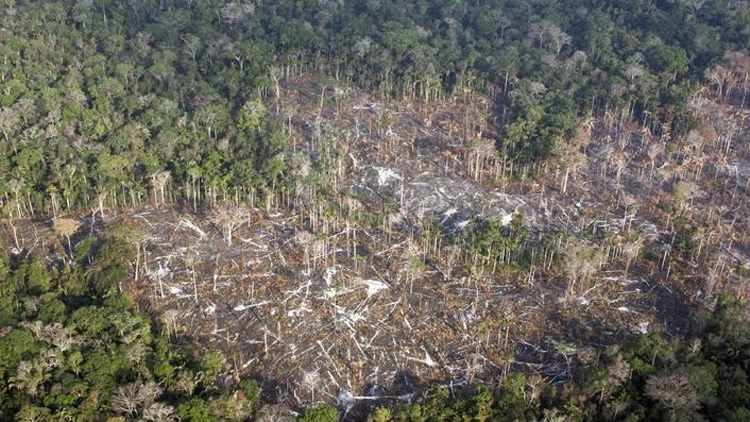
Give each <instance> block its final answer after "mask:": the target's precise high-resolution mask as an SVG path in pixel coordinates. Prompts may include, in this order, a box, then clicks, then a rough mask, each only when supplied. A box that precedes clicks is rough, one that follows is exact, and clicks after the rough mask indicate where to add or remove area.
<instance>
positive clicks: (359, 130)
mask: <svg viewBox="0 0 750 422" xmlns="http://www.w3.org/2000/svg"><path fill="white" fill-rule="evenodd" d="M281 88H282V89H281V95H280V97H279V100H273V99H272V100H270V104H269V110H272V112H274V113H275V114H276V115H277V116H278V117H279V119H280V120H282V121H283V122H284V125H285V127H286V129H287V131H288V132H289V133H290V134H291V136H290V141H289V142H290V145H289V149H290V150H291V151H292V152H291V153H290V160H296V161H297V162H299V163H302V164H300V165H299V166H298V171H300V172H303V173H306V172H308V171H309V168H310V167H315V165H316V162H322V160H323V158H322V157H328V158H330V159H331V160H332V161H326V162H325V163H324V164H325V165H333V166H334V167H335V172H336V173H337V177H336V178H335V179H336V180H335V181H334V182H333V183H332V186H330V192H329V193H320V192H318V193H315V192H311V190H310V189H306V188H305V187H302V188H300V189H299V190H298V192H297V195H296V199H295V207H290V208H286V207H285V208H279V209H263V210H260V209H258V210H255V211H254V213H253V218H252V219H251V221H250V222H249V223H248V224H245V225H243V226H242V227H241V228H239V229H238V230H236V231H235V233H234V235H233V239H232V240H233V243H232V245H231V246H230V245H229V244H228V242H227V241H226V239H225V238H224V237H223V235H222V230H221V228H220V227H218V226H217V225H216V224H214V223H213V222H212V221H211V220H210V219H209V218H207V217H206V216H204V215H201V214H199V213H198V214H196V213H192V212H189V211H186V210H184V209H177V208H159V209H156V208H155V209H143V210H131V211H126V210H119V211H115V210H108V211H107V212H106V213H105V216H106V218H105V220H104V223H105V224H104V225H102V224H101V220H100V219H99V214H96V217H94V218H92V217H91V216H88V217H86V220H85V224H84V225H83V226H82V229H81V231H80V233H79V236H78V237H81V236H84V235H86V234H88V233H90V232H94V231H100V230H101V229H102V227H103V226H107V225H111V224H113V223H114V222H116V221H128V222H130V223H132V224H133V225H136V226H138V227H139V228H140V229H141V230H143V231H144V232H146V233H148V238H147V240H146V241H145V242H144V244H143V245H142V248H143V250H144V251H145V259H143V258H141V262H140V264H139V265H138V266H137V267H134V269H133V277H132V280H131V281H130V282H128V283H127V284H124V285H123V286H122V288H123V289H124V290H126V291H128V292H129V293H131V294H132V295H133V296H134V297H135V298H136V300H137V302H138V304H139V306H140V307H141V308H142V309H144V310H148V311H149V312H153V313H154V314H156V315H158V317H159V318H160V319H161V320H162V321H164V322H165V323H166V324H167V326H171V327H173V329H174V332H175V334H174V335H175V338H176V340H177V341H180V339H184V340H187V339H190V340H191V341H194V340H196V339H197V340H199V341H201V342H203V343H204V344H206V345H215V346H217V347H219V348H221V349H223V350H224V351H226V352H227V353H226V354H227V356H228V357H229V358H230V362H231V363H232V365H233V366H234V367H235V369H236V370H237V372H239V373H244V374H250V375H253V376H256V377H258V378H260V379H262V380H266V381H267V389H268V386H269V385H270V386H274V387H275V391H272V393H273V394H277V395H278V399H280V400H284V401H287V402H291V403H294V404H297V405H300V404H310V403H314V402H316V401H320V400H324V401H328V402H334V403H335V402H338V403H339V404H340V405H341V406H342V407H349V406H352V405H355V404H360V403H363V404H366V403H370V400H373V399H377V398H380V399H384V398H392V399H397V400H398V399H403V400H408V399H410V398H411V397H413V396H414V395H416V394H419V393H421V391H422V387H423V386H426V385H433V384H434V383H436V382H437V383H445V384H449V385H451V386H454V385H461V384H464V383H469V382H472V381H479V380H483V381H486V382H490V383H492V382H493V379H496V376H497V375H499V374H502V373H503V372H504V371H506V370H508V369H509V368H513V369H516V370H523V371H526V372H529V373H535V374H539V375H540V376H541V377H542V378H543V379H545V380H546V381H547V382H549V383H552V384H559V383H562V382H564V381H566V380H568V379H569V378H570V377H571V374H572V371H573V369H572V368H571V361H572V360H571V357H572V355H575V354H583V353H590V352H592V351H594V350H596V349H597V348H599V347H601V346H606V345H608V344H613V343H616V342H617V341H619V340H621V339H622V338H624V337H627V336H628V335H630V334H633V333H636V334H637V333H646V332H648V331H650V330H660V331H664V332H666V333H668V334H672V335H679V334H683V333H685V332H687V331H689V330H690V329H691V326H692V323H691V317H690V315H691V313H692V312H693V311H695V309H697V308H701V307H704V308H705V307H710V306H711V297H712V294H713V293H714V292H715V291H717V290H718V289H719V288H723V287H729V288H733V289H735V290H737V291H740V292H741V293H742V292H744V291H745V289H746V288H747V286H746V284H747V278H743V277H741V276H740V275H738V274H737V271H736V269H737V268H738V267H740V266H750V243H749V242H750V236H747V233H748V230H749V228H748V222H749V221H750V218H749V217H750V208H749V207H748V183H749V181H750V137H749V136H748V129H749V128H748V124H747V122H746V121H745V118H746V117H747V116H748V115H749V114H750V111H749V110H747V109H740V108H739V107H737V106H731V105H726V104H718V103H717V102H715V101H713V100H710V99H708V96H706V97H704V98H702V99H699V100H696V104H695V112H696V115H698V116H699V117H700V118H701V119H703V122H704V125H703V126H702V127H703V132H706V133H703V132H701V137H700V139H699V140H696V139H693V140H692V141H690V142H693V143H694V144H695V145H693V144H688V143H687V141H686V143H685V144H669V143H666V142H663V141H662V140H660V139H652V137H651V136H650V134H649V133H648V131H646V130H644V129H643V128H642V127H641V126H639V125H632V124H626V123H621V122H618V119H616V118H615V117H612V116H610V117H607V118H602V119H600V120H599V121H596V122H592V123H591V124H590V125H589V128H588V131H586V130H585V129H584V130H582V131H583V132H584V133H583V135H585V136H584V137H585V139H584V140H583V141H582V144H581V147H580V150H581V151H583V154H582V155H581V156H576V157H573V158H574V159H571V160H569V161H568V163H570V162H575V163H577V166H575V167H573V166H568V167H564V166H563V165H562V164H553V163H548V164H547V165H545V166H544V167H539V168H535V169H525V170H524V169H517V170H516V172H523V171H532V170H533V171H536V172H537V173H538V174H539V176H538V177H536V178H534V179H531V178H529V179H524V178H523V177H516V178H515V179H514V180H515V181H513V182H509V181H508V180H509V179H508V178H503V177H501V176H502V171H501V170H499V169H500V166H501V163H498V162H496V160H495V159H494V158H492V157H491V154H490V153H489V151H491V147H494V145H493V144H492V141H491V140H490V139H491V138H493V137H495V136H496V134H495V133H493V132H494V131H493V129H492V126H493V125H492V124H491V122H489V121H488V117H487V116H488V115H489V110H490V109H491V108H492V100H491V99H490V98H486V97H473V98H465V99H455V100H451V101H435V102H431V103H428V104H425V103H419V102H410V101H403V102H398V103H389V104H386V103H382V102H379V101H377V100H376V99H374V98H373V97H371V96H369V95H368V94H366V93H364V92H361V91H359V90H357V89H355V88H351V87H341V86H337V85H336V84H335V82H334V81H331V80H327V79H326V80H321V79H316V78H313V77H310V76H307V77H303V78H299V79H296V80H293V81H289V82H287V83H285V84H284V85H283V86H282V87H281ZM717 116H721V118H722V119H724V120H726V122H727V124H728V125H729V127H730V129H727V132H726V133H722V132H721V130H722V129H721V128H719V129H718V130H716V129H712V130H714V131H715V132H716V133H713V134H712V133H708V132H710V130H709V129H708V127H709V126H711V124H710V123H711V122H713V121H716V119H717V118H718V117H717ZM706 122H708V123H706ZM732 125H733V126H732ZM722 127H723V126H722ZM583 135H582V136H583ZM722 137H723V138H722ZM727 137H729V138H731V139H732V141H731V143H729V144H728V139H727ZM722 139H723V140H722ZM331 157H332V158H331ZM328 158H326V159H328ZM331 163H334V164H331ZM504 168H505V169H507V165H506V167H504ZM677 180H683V181H685V180H687V181H689V183H688V185H689V186H688V188H689V189H688V190H689V192H688V193H687V194H686V196H685V197H684V199H683V200H682V201H680V202H679V203H676V202H675V199H674V197H675V186H676V185H677ZM316 195H330V198H331V199H330V202H331V203H337V204H344V205H345V206H342V207H341V208H339V210H343V211H339V212H338V213H336V212H333V213H332V215H323V214H325V213H323V212H316V211H315V210H316V207H315V205H314V204H315V198H316ZM675 208H676V209H679V210H682V211H683V213H684V214H685V215H687V216H688V219H689V220H690V221H692V222H693V226H695V228H697V229H696V230H693V231H690V236H689V237H690V239H689V241H690V242H692V244H693V250H695V249H698V251H697V252H694V253H693V254H692V255H690V256H689V257H688V256H686V255H684V254H682V255H680V254H679V253H678V252H677V249H679V248H678V247H677V246H676V244H677V242H676V238H677V240H679V237H680V236H681V235H680V234H679V231H678V230H676V229H675V228H674V226H675V223H674V217H673V215H674V212H673V211H672V210H673V209H675ZM357 210H361V211H362V212H361V213H360V214H367V215H369V214H375V215H381V216H383V215H387V218H384V219H383V221H384V223H382V224H381V223H379V224H375V225H366V224H363V223H362V222H361V220H356V219H355V218H350V216H351V215H350V214H349V213H351V212H355V211H357ZM313 214H315V215H313ZM329 214H330V212H329ZM360 214H358V215H360ZM517 214H520V215H522V216H523V217H524V224H525V226H526V227H527V228H528V229H529V230H530V231H531V232H532V233H533V235H534V236H535V237H534V238H536V239H541V238H542V237H543V236H544V235H545V234H553V233H556V232H564V233H572V234H573V237H574V238H577V239H580V240H579V242H582V243H585V244H586V245H589V246H590V247H591V248H592V249H593V250H596V251H599V252H600V254H601V256H602V260H603V261H602V263H601V264H602V265H601V268H598V267H597V268H596V270H597V271H595V272H594V273H593V274H592V276H591V277H590V279H588V280H586V284H585V286H583V287H582V288H581V287H579V288H578V289H577V290H576V291H575V294H574V295H570V294H566V290H568V289H567V287H568V281H569V277H568V275H566V274H564V273H561V272H559V271H555V270H549V271H547V270H544V269H542V268H534V267H533V266H532V268H531V269H530V270H528V271H527V272H525V273H523V274H519V273H518V272H511V271H507V272H503V271H500V272H497V273H494V274H492V273H489V272H483V271H469V270H468V269H467V268H466V266H465V265H464V263H463V262H459V260H458V259H457V256H458V255H460V253H461V251H456V250H455V249H456V248H455V247H451V246H450V245H442V244H441V245H425V244H424V242H423V241H420V240H418V239H417V238H416V237H415V236H414V234H415V232H418V231H420V230H422V229H415V228H423V227H426V226H425V222H430V223H431V224H433V225H437V226H438V227H439V229H440V230H441V231H443V232H444V233H446V234H455V233H459V232H460V231H461V229H462V228H464V227H466V226H467V225H469V224H471V221H472V219H473V218H474V217H476V216H483V217H491V218H497V219H501V220H502V221H504V222H510V220H511V219H512V217H513V216H514V215H517ZM49 226H50V222H49V221H48V220H47V221H26V222H16V227H17V229H18V233H19V243H20V246H21V249H22V250H24V251H28V252H29V253H37V254H40V255H43V256H49V257H50V258H49V259H59V251H60V250H62V249H64V246H61V245H63V242H62V241H61V240H60V239H56V238H55V236H54V234H53V233H52V232H51V230H50V229H49ZM24 253H26V252H24ZM55 253H57V254H58V255H55ZM629 257H630V258H629ZM634 257H638V259H634ZM631 258H632V259H631ZM631 261H632V264H631ZM676 274H677V275H676ZM719 280H723V281H726V285H718V284H717V283H719Z"/></svg>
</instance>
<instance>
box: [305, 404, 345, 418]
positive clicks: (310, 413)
mask: <svg viewBox="0 0 750 422" xmlns="http://www.w3.org/2000/svg"><path fill="white" fill-rule="evenodd" d="M296 421H297V422H338V421H339V412H338V411H337V410H336V409H334V408H332V407H330V406H327V405H324V404H322V405H320V406H317V407H313V408H310V409H305V411H304V412H302V415H301V416H299V417H298V418H297V419H296Z"/></svg>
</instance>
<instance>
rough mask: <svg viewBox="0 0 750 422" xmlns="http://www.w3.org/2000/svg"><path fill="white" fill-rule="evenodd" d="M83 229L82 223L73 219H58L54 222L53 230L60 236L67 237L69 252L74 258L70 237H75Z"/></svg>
mask: <svg viewBox="0 0 750 422" xmlns="http://www.w3.org/2000/svg"><path fill="white" fill-rule="evenodd" d="M80 227H81V223H80V222H79V221H77V220H73V219H72V218H56V219H54V220H52V230H54V232H55V233H56V234H57V235H58V236H62V237H65V238H66V239H67V241H68V251H69V253H70V256H71V257H72V256H73V246H72V244H71V243H70V236H73V235H74V234H75V233H76V232H77V231H78V229H79V228H80Z"/></svg>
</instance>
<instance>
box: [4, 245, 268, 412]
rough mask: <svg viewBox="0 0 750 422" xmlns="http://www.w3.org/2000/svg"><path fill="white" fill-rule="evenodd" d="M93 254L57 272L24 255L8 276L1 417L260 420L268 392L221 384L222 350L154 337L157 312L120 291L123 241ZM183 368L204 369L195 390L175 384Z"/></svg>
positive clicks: (92, 249) (243, 384)
mask: <svg viewBox="0 0 750 422" xmlns="http://www.w3.org/2000/svg"><path fill="white" fill-rule="evenodd" d="M85 255H86V256H87V258H86V259H82V262H83V263H82V264H81V265H82V267H69V268H64V269H59V270H52V271H48V270H47V269H46V268H45V267H44V266H43V265H42V264H41V262H40V261H38V260H33V259H32V260H20V261H19V262H18V263H17V264H16V265H14V266H13V267H11V268H10V269H9V270H8V273H7V274H5V275H4V276H3V277H2V278H0V288H1V289H2V292H3V293H5V295H4V296H3V300H4V301H6V302H5V303H4V304H7V305H9V306H8V309H5V308H4V309H3V312H2V313H0V316H1V317H2V318H3V321H2V327H0V420H19V421H27V420H45V421H46V420H53V419H51V418H52V416H51V415H60V414H65V415H67V417H68V418H70V419H71V420H80V421H103V420H109V421H114V420H121V421H126V422H127V421H130V420H135V419H134V418H133V415H134V412H136V411H137V412H139V413H141V414H143V415H144V416H145V415H146V414H150V415H156V414H163V415H169V414H174V415H176V416H179V417H180V418H181V419H182V420H184V421H220V420H226V421H238V422H239V421H246V420H249V419H250V418H252V417H253V415H254V412H255V410H256V408H257V407H258V406H257V405H258V401H259V398H260V390H259V388H258V386H257V384H256V383H255V382H254V381H250V380H243V381H241V382H240V383H238V384H237V385H236V386H234V388H231V389H223V388H219V386H218V385H217V384H216V380H217V379H218V377H219V376H220V375H221V374H222V373H223V372H224V371H225V370H226V367H225V365H226V362H225V359H224V357H223V355H222V354H221V352H219V351H218V350H215V349H208V350H202V351H200V353H196V354H195V357H194V358H191V357H189V356H185V355H184V354H181V353H174V352H173V351H172V348H173V347H174V346H173V345H170V344H169V343H168V341H169V339H168V338H164V337H160V336H157V337H154V335H153V334H152V332H154V331H155V324H154V323H153V322H152V321H151V319H150V318H149V316H148V315H146V314H141V313H139V312H138V311H137V310H136V308H135V305H134V303H133V301H132V300H130V299H129V298H127V297H126V296H124V295H122V294H121V293H120V291H119V288H117V282H118V280H121V279H123V277H126V276H127V273H125V274H123V269H124V268H125V266H126V265H127V262H126V260H127V257H128V245H127V244H126V243H124V241H123V240H122V239H121V238H118V237H117V236H113V235H112V234H110V235H108V236H105V238H104V239H96V240H95V241H92V242H91V246H90V247H88V251H86V252H85ZM76 265H77V264H76ZM178 371H179V372H180V374H185V375H181V376H183V377H185V376H187V377H190V375H189V374H198V375H197V377H195V379H197V381H198V385H196V386H195V387H194V388H193V389H192V391H190V392H188V393H187V394H186V393H185V391H184V390H182V389H174V388H173V387H174V386H175V379H176V378H177V377H178V375H176V372H178ZM152 380H154V381H152ZM165 387H166V389H165ZM167 391H168V393H166V392H167ZM178 391H179V392H178ZM147 408H148V409H147ZM170 420H171V419H170Z"/></svg>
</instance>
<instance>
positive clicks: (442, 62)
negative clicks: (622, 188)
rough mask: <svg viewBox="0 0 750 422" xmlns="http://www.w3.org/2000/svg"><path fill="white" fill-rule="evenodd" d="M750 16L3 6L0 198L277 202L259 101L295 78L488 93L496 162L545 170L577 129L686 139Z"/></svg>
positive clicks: (538, 8) (418, 8) (608, 4)
mask: <svg viewBox="0 0 750 422" xmlns="http://www.w3.org/2000/svg"><path fill="white" fill-rule="evenodd" d="M749 9H750V8H748V7H747V5H746V4H745V3H744V2H742V1H730V0H717V1H711V2H703V1H651V0H644V1H629V2H620V1H594V0H571V1H565V2H560V1H552V0H541V1H535V2H526V1H515V0H508V1H501V0H480V1H452V0H451V1H415V2H411V1H409V2H407V1H388V0H384V1H345V2H344V1H341V2H339V1H296V2H292V1H259V2H241V1H237V2H228V3H225V2H217V1H194V2H193V1H184V2H183V1H168V0H167V1H158V2H155V1H154V2H152V1H130V2H112V1H105V0H103V1H99V0H96V1H94V0H92V1H79V2H64V1H49V2H35V1H13V0H8V1H4V2H3V4H2V16H1V17H0V40H1V41H2V42H1V43H0V57H1V58H2V60H0V87H1V88H2V89H0V133H1V134H2V137H3V139H4V141H5V142H4V143H3V146H2V150H0V172H1V173H2V174H3V176H4V177H3V178H2V179H0V198H2V200H3V203H4V205H6V207H5V208H6V210H5V212H6V214H8V213H11V212H13V213H14V214H15V215H18V216H20V215H32V214H34V213H36V212H40V211H41V212H46V213H52V212H54V211H57V210H61V209H70V208H75V207H81V206H88V205H90V204H92V203H93V202H94V200H95V198H99V199H102V197H103V196H104V195H107V196H106V201H107V202H108V203H111V204H120V205H123V204H130V205H137V204H140V203H142V202H144V201H149V198H150V200H151V201H152V202H153V201H156V202H157V203H158V202H160V201H161V202H163V201H164V200H170V199H172V200H175V199H181V198H182V199H187V198H192V199H193V200H194V201H195V200H196V197H199V198H200V200H201V201H207V202H214V201H216V198H219V197H223V198H226V197H227V196H229V197H234V198H235V199H236V198H238V197H240V196H241V197H242V198H243V199H244V200H247V201H251V202H252V201H254V199H255V197H256V195H261V196H265V195H268V194H269V193H271V192H274V193H276V192H283V190H284V189H285V187H288V185H289V184H290V183H293V181H292V180H291V179H292V177H290V176H291V175H290V173H291V172H285V171H284V168H285V163H287V164H288V160H287V159H285V157H284V155H283V154H282V152H283V145H284V133H283V131H282V130H281V128H280V126H279V125H278V122H276V123H274V122H275V121H274V120H273V119H269V118H267V115H268V111H267V110H266V108H265V107H263V106H262V105H261V102H262V101H264V100H265V99H267V98H269V97H271V98H272V97H273V95H274V92H276V94H278V91H277V88H276V89H274V88H275V87H277V84H278V82H279V80H280V79H281V78H285V77H288V76H290V75H293V74H299V73H301V72H307V71H312V72H316V73H322V74H327V75H331V76H334V77H336V78H339V79H341V80H344V81H349V82H351V83H355V84H357V85H359V86H361V87H364V88H367V89H370V90H372V91H374V92H377V93H379V95H380V96H381V97H382V98H384V99H388V98H402V97H411V98H414V99H423V100H428V99H434V98H444V97H446V96H450V95H456V94H460V93H462V92H466V91H467V90H468V92H471V91H472V90H479V91H483V92H491V93H493V95H494V97H495V98H496V99H497V103H498V105H497V107H495V109H494V110H493V116H491V120H492V121H494V122H495V124H496V125H497V126H498V127H499V129H500V133H501V134H502V136H500V138H499V139H497V140H496V144H497V145H496V146H497V149H498V154H500V155H503V156H506V157H508V158H509V159H513V160H518V161H525V162H528V161H533V160H539V159H543V158H545V157H550V156H553V155H554V154H555V153H556V151H557V150H558V149H559V146H560V144H561V143H562V142H563V140H564V139H565V138H566V137H567V136H569V135H570V134H571V133H572V131H573V130H574V128H575V122H576V119H577V118H579V117H582V116H586V115H602V114H604V113H607V112H613V113H620V114H623V115H624V116H635V117H638V118H640V119H642V120H644V121H645V122H646V123H648V124H649V125H650V126H651V127H652V128H653V130H654V131H656V132H660V133H661V132H664V131H666V132H667V133H668V134H669V133H684V132H686V131H687V130H688V129H690V128H691V125H692V122H691V117H690V115H689V114H688V113H686V111H685V104H686V101H687V99H688V98H689V97H690V96H691V95H692V94H693V93H694V92H695V91H696V89H697V82H698V81H699V80H700V79H701V77H702V76H703V73H704V71H705V70H706V69H707V67H708V66H709V65H711V64H712V63H714V62H716V61H717V60H719V59H721V58H722V57H723V56H724V55H725V53H727V52H729V51H734V50H738V49H743V48H746V47H747V45H748V44H749V43H750V28H749V22H750V11H749ZM275 111H276V112H278V113H277V114H281V115H289V114H293V113H294V110H275ZM149 187H151V188H153V190H154V191H158V192H159V194H158V195H156V194H155V195H151V196H150V195H149ZM175 188H176V189H175ZM165 195H166V197H165ZM10 202H13V203H12V204H11V203H10Z"/></svg>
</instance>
